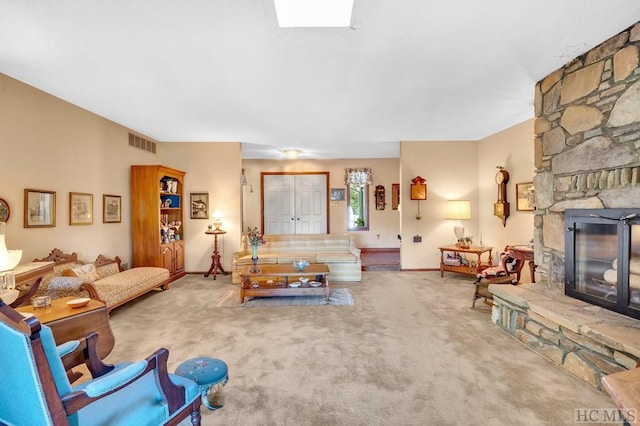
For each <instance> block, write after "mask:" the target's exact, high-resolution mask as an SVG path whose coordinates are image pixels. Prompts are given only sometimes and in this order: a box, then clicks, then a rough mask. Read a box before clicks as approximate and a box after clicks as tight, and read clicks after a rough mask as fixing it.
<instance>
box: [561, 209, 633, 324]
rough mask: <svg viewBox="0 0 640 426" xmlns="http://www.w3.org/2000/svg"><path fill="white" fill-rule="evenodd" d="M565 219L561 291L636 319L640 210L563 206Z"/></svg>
mask: <svg viewBox="0 0 640 426" xmlns="http://www.w3.org/2000/svg"><path fill="white" fill-rule="evenodd" d="M636 215H637V217H636ZM565 223H566V225H567V228H566V240H565V242H566V247H565V248H566V252H565V274H566V280H565V294H567V295H568V296H571V297H575V298H577V299H581V300H585V301H587V302H591V303H593V304H596V305H599V306H603V307H605V308H608V309H611V310H614V311H616V312H619V313H622V314H625V315H629V316H632V317H635V318H640V210H629V209H598V210H567V211H565Z"/></svg>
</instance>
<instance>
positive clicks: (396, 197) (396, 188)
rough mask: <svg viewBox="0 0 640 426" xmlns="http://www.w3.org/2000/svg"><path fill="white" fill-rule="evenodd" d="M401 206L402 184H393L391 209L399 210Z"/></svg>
mask: <svg viewBox="0 0 640 426" xmlns="http://www.w3.org/2000/svg"><path fill="white" fill-rule="evenodd" d="M399 205H400V184H399V183H392V184H391V209H392V210H398V206H399Z"/></svg>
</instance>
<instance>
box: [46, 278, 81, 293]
mask: <svg viewBox="0 0 640 426" xmlns="http://www.w3.org/2000/svg"><path fill="white" fill-rule="evenodd" d="M83 282H85V280H83V279H82V278H79V277H54V278H52V279H51V282H49V288H50V289H51V290H70V291H73V290H76V291H77V290H78V289H79V288H80V284H82V283H83Z"/></svg>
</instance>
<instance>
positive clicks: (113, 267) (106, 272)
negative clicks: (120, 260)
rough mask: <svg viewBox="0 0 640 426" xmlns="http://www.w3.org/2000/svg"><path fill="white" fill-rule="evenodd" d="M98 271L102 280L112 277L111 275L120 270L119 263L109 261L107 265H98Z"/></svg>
mask: <svg viewBox="0 0 640 426" xmlns="http://www.w3.org/2000/svg"><path fill="white" fill-rule="evenodd" d="M96 272H97V273H98V279H99V280H101V279H103V278H107V277H110V276H111V275H115V274H117V273H118V272H120V269H119V268H118V264H117V263H109V264H106V265H102V266H98V267H97V268H96Z"/></svg>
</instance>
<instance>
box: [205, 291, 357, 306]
mask: <svg viewBox="0 0 640 426" xmlns="http://www.w3.org/2000/svg"><path fill="white" fill-rule="evenodd" d="M322 305H333V306H347V305H353V296H352V295H351V291H349V289H348V288H336V289H331V288H330V289H329V300H328V301H327V300H324V296H272V297H248V298H246V299H245V301H244V303H241V302H240V290H238V289H237V288H234V289H232V290H229V291H227V293H226V294H225V295H224V296H223V297H222V299H221V300H220V301H219V302H218V303H217V304H216V308H236V307H243V308H255V307H264V306H322Z"/></svg>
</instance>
